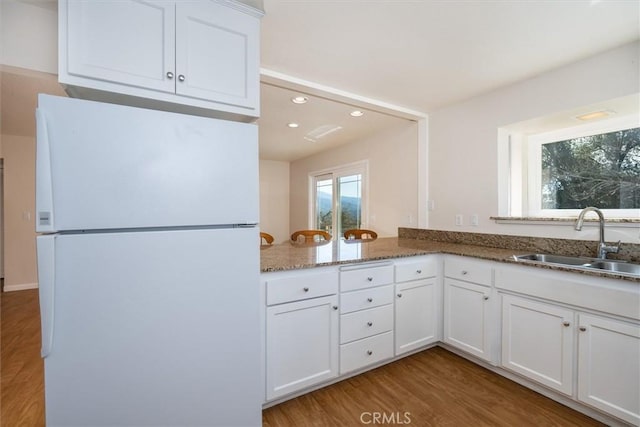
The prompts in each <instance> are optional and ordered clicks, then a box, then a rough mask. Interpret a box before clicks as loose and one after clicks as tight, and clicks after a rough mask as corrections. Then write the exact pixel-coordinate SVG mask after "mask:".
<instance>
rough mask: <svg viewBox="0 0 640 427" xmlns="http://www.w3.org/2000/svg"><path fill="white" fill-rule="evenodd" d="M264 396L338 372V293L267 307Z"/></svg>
mask: <svg viewBox="0 0 640 427" xmlns="http://www.w3.org/2000/svg"><path fill="white" fill-rule="evenodd" d="M266 323H267V330H266V335H267V336H266V341H267V393H266V394H267V400H271V399H275V398H277V397H280V396H284V395H286V394H289V393H292V392H294V391H297V390H301V389H303V388H305V387H308V386H311V385H313V384H316V383H319V382H322V381H326V380H328V379H330V378H333V377H335V376H337V375H338V339H339V337H338V332H339V331H338V296H337V295H332V296H329V297H323V298H314V299H310V300H305V301H298V302H293V303H289V304H281V305H276V306H272V307H267V320H266Z"/></svg>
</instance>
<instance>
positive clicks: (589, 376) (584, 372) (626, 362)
mask: <svg viewBox="0 0 640 427" xmlns="http://www.w3.org/2000/svg"><path fill="white" fill-rule="evenodd" d="M579 331H580V332H579V333H578V399H579V400H581V401H583V402H584V403H587V404H589V405H591V406H594V407H596V408H598V409H601V410H603V411H605V412H608V413H610V414H612V415H614V416H616V417H618V418H621V419H623V420H625V421H627V422H630V423H631V424H633V425H640V326H639V325H637V324H630V323H623V322H619V321H615V320H611V319H603V318H600V317H595V316H588V315H584V314H580V315H579Z"/></svg>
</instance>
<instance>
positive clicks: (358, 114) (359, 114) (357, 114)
mask: <svg viewBox="0 0 640 427" xmlns="http://www.w3.org/2000/svg"><path fill="white" fill-rule="evenodd" d="M349 115H350V116H351V117H362V116H364V111H360V110H354V111H352V112H350V113H349Z"/></svg>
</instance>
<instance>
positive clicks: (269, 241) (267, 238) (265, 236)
mask: <svg viewBox="0 0 640 427" xmlns="http://www.w3.org/2000/svg"><path fill="white" fill-rule="evenodd" d="M263 240H264V241H265V242H266V243H267V245H270V244H272V243H273V236H272V235H271V234H269V233H265V232H263V231H261V232H260V244H262V241H263Z"/></svg>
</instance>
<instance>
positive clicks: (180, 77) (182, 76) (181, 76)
mask: <svg viewBox="0 0 640 427" xmlns="http://www.w3.org/2000/svg"><path fill="white" fill-rule="evenodd" d="M178 80H180V81H181V82H183V81H184V80H185V77H184V75H183V74H180V75H179V76H178Z"/></svg>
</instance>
